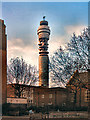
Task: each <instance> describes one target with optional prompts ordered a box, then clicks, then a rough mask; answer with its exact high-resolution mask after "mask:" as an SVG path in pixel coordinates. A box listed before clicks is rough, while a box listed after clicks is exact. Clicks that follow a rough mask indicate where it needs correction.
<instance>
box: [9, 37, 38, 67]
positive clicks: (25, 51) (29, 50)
mask: <svg viewBox="0 0 90 120" xmlns="http://www.w3.org/2000/svg"><path fill="white" fill-rule="evenodd" d="M7 48H8V63H9V60H10V59H11V58H13V57H21V56H22V57H23V58H24V60H25V61H26V62H27V63H28V64H31V65H36V66H37V64H38V59H37V58H38V48H37V49H35V48H34V47H33V46H32V45H31V44H29V45H27V46H26V45H24V43H23V40H22V39H20V38H18V39H14V40H8V46H7Z"/></svg>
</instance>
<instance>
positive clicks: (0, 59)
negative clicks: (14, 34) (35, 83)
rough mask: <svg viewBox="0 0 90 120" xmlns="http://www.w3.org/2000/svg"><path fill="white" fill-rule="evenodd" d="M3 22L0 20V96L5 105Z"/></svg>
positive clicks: (5, 81) (5, 79)
mask: <svg viewBox="0 0 90 120" xmlns="http://www.w3.org/2000/svg"><path fill="white" fill-rule="evenodd" d="M5 28H6V26H5V24H4V20H1V19H0V65H1V66H0V79H1V80H0V82H1V83H0V85H1V86H0V96H1V98H2V104H4V103H6V98H7V93H6V88H7V36H6V31H5Z"/></svg>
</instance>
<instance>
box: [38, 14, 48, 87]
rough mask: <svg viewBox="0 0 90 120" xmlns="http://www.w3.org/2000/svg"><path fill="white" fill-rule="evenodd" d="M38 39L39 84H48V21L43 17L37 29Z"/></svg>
mask: <svg viewBox="0 0 90 120" xmlns="http://www.w3.org/2000/svg"><path fill="white" fill-rule="evenodd" d="M37 34H38V39H39V44H38V45H39V86H46V87H48V86H49V57H48V53H49V52H48V40H49V35H50V29H49V26H48V22H47V21H46V20H45V16H44V17H43V21H40V26H39V28H38V30H37Z"/></svg>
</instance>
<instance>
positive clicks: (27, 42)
mask: <svg viewBox="0 0 90 120" xmlns="http://www.w3.org/2000/svg"><path fill="white" fill-rule="evenodd" d="M44 15H45V16H46V20H47V21H48V24H49V27H50V30H51V34H50V39H49V50H48V51H49V58H51V56H52V55H53V53H54V52H55V50H57V49H58V48H59V46H65V44H66V43H67V42H69V41H70V39H71V35H72V34H73V33H74V32H75V33H76V34H77V35H79V34H80V33H81V31H82V30H83V29H84V28H85V27H87V26H88V2H2V16H0V18H2V19H4V21H5V24H6V33H7V45H8V46H7V51H8V63H9V60H10V59H11V58H13V57H21V56H22V57H23V58H24V60H25V61H26V62H27V63H28V64H31V65H35V66H37V68H38V36H37V29H38V27H39V24H40V21H41V20H42V18H43V16H44Z"/></svg>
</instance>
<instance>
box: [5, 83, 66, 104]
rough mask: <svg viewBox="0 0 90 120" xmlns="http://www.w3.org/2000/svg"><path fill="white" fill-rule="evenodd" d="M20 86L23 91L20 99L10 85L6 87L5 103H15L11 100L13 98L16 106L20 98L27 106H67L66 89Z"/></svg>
mask: <svg viewBox="0 0 90 120" xmlns="http://www.w3.org/2000/svg"><path fill="white" fill-rule="evenodd" d="M15 85H17V84H14V86H15ZM22 86H23V90H22V92H21V96H20V98H18V96H16V94H15V88H14V87H13V86H12V84H9V85H7V103H15V101H13V98H15V99H16V104H18V103H20V102H19V101H20V100H21V98H22V100H25V101H26V100H27V106H31V105H33V106H45V105H53V106H57V105H58V106H63V105H66V104H67V95H68V91H67V89H66V88H61V87H56V88H46V87H40V86H29V85H20V87H22ZM17 98H18V100H17ZM25 104H26V103H25Z"/></svg>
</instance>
